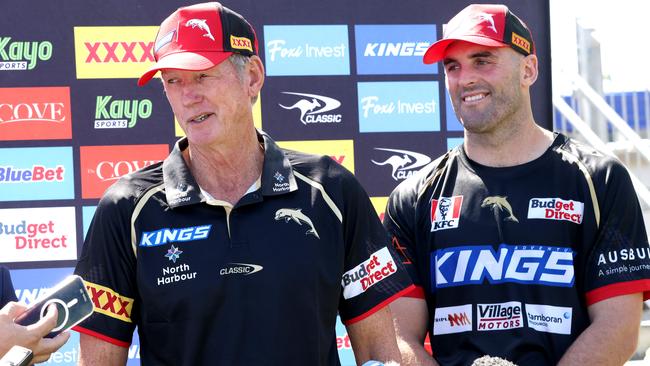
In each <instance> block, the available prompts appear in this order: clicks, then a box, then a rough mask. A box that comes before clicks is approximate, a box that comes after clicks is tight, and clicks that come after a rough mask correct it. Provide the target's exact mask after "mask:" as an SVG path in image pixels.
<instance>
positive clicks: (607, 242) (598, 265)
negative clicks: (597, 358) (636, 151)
mask: <svg viewBox="0 0 650 366" xmlns="http://www.w3.org/2000/svg"><path fill="white" fill-rule="evenodd" d="M603 165H604V166H603V167H602V168H601V170H600V172H597V173H596V174H595V175H594V176H595V180H596V182H595V184H597V185H600V184H602V186H603V187H604V188H603V193H602V194H601V195H600V196H599V199H598V201H599V204H600V223H599V227H598V230H597V236H596V240H595V242H594V244H593V248H591V253H590V255H589V259H588V261H587V263H586V269H585V289H586V299H587V304H588V305H591V304H593V303H596V302H598V301H601V300H604V299H607V298H611V297H615V296H620V295H626V294H632V293H639V292H642V293H643V294H644V296H643V297H644V300H647V299H648V298H650V292H649V291H650V247H649V246H648V236H647V233H646V229H645V225H644V221H643V214H642V212H641V208H640V206H639V201H638V199H637V196H636V193H635V191H634V187H633V185H632V182H631V179H630V176H629V174H628V172H627V170H626V169H625V167H623V166H622V165H621V164H620V163H618V162H617V161H614V160H612V159H608V160H607V161H606V162H605V163H604V164H603ZM599 183H600V184H599Z"/></svg>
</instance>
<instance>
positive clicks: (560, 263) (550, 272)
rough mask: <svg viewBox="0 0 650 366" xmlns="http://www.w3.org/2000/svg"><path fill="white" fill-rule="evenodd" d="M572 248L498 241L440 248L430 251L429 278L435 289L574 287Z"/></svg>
mask: <svg viewBox="0 0 650 366" xmlns="http://www.w3.org/2000/svg"><path fill="white" fill-rule="evenodd" d="M573 257H574V252H573V251H572V250H571V248H563V247H550V246H542V245H507V244H501V245H500V246H499V248H498V249H497V250H496V251H495V250H494V249H493V248H492V247H491V246H487V245H483V246H465V247H453V248H446V249H440V250H437V251H435V252H432V253H431V268H432V270H431V280H432V284H433V286H434V287H436V288H443V287H453V286H464V285H471V284H482V283H484V281H485V280H487V282H488V283H490V284H499V283H508V282H514V283H524V284H537V285H546V286H558V287H571V286H573V281H574V279H575V276H574V268H573ZM433 290H434V291H435V288H434V289H433Z"/></svg>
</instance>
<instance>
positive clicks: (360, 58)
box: [354, 24, 437, 75]
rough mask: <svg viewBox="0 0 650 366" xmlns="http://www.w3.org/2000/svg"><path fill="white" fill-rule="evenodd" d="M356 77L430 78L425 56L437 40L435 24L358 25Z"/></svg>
mask: <svg viewBox="0 0 650 366" xmlns="http://www.w3.org/2000/svg"><path fill="white" fill-rule="evenodd" d="M354 33H355V43H356V55H357V73H358V74H360V75H368V74H431V73H436V72H437V67H431V66H430V65H424V64H423V63H422V56H424V53H425V52H426V51H427V49H428V48H429V46H430V45H431V44H432V43H433V42H434V41H435V40H436V38H437V37H436V26H435V24H388V25H355V26H354Z"/></svg>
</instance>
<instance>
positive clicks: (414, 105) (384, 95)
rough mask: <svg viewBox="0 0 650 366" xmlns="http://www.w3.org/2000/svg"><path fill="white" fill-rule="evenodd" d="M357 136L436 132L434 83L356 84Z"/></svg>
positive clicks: (436, 97) (436, 111)
mask: <svg viewBox="0 0 650 366" xmlns="http://www.w3.org/2000/svg"><path fill="white" fill-rule="evenodd" d="M357 91H358V98H359V131H360V132H417V131H439V130H440V111H439V110H438V103H439V100H438V82H437V81H390V82H361V83H357Z"/></svg>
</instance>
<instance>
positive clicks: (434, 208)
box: [431, 196, 463, 232]
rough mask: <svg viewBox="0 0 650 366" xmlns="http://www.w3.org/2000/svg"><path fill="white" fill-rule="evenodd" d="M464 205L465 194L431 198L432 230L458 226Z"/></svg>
mask: <svg viewBox="0 0 650 366" xmlns="http://www.w3.org/2000/svg"><path fill="white" fill-rule="evenodd" d="M462 205H463V196H453V197H440V198H439V199H437V200H436V199H434V200H431V232H434V231H438V230H445V229H455V228H457V227H458V222H459V220H460V209H461V207H462Z"/></svg>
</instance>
